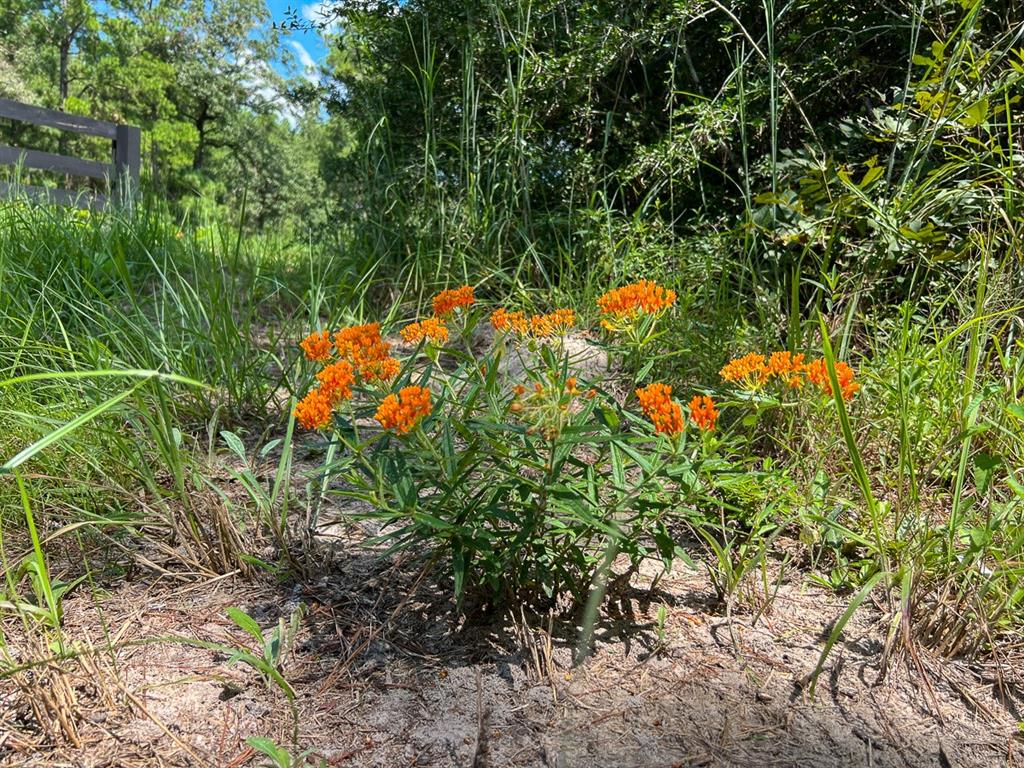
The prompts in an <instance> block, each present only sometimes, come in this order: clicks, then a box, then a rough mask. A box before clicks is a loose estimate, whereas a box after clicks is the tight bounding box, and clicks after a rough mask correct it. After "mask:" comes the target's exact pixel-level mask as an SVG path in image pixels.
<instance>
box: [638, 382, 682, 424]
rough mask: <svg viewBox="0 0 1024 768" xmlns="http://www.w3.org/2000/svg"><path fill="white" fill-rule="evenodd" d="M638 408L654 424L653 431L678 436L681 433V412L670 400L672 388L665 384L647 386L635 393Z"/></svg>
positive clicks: (675, 403)
mask: <svg viewBox="0 0 1024 768" xmlns="http://www.w3.org/2000/svg"><path fill="white" fill-rule="evenodd" d="M636 396H637V397H638V398H639V399H640V407H641V408H642V409H643V412H644V414H645V415H646V416H647V418H649V419H650V420H651V423H653V424H654V431H655V432H661V433H663V434H666V435H678V434H679V433H680V432H682V431H683V412H682V409H680V407H679V403H677V402H675V401H674V400H673V399H672V387H670V386H668V385H667V384H658V383H655V384H649V385H648V386H646V387H643V388H642V389H638V390H637V391H636Z"/></svg>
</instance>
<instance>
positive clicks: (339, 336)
mask: <svg viewBox="0 0 1024 768" xmlns="http://www.w3.org/2000/svg"><path fill="white" fill-rule="evenodd" d="M334 346H335V348H336V349H337V350H338V354H339V355H340V356H341V358H342V359H343V360H348V361H349V362H350V363H352V366H353V367H354V368H355V369H356V370H357V371H358V372H359V375H360V376H361V377H362V378H363V379H365V380H366V381H375V380H377V379H381V380H387V379H393V378H394V377H395V376H397V375H398V370H399V367H400V366H399V364H398V361H397V360H395V359H394V358H391V357H389V352H390V351H391V345H390V344H388V343H387V342H386V341H384V340H383V339H382V338H381V336H380V323H368V324H367V325H354V326H352V327H350V328H342V329H341V330H340V331H338V332H337V333H336V334H334Z"/></svg>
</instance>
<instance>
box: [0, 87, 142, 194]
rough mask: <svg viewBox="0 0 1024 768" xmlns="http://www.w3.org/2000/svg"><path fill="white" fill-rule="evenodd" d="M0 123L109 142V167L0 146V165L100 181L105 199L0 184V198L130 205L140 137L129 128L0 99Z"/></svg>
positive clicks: (34, 187)
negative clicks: (27, 126) (105, 186)
mask: <svg viewBox="0 0 1024 768" xmlns="http://www.w3.org/2000/svg"><path fill="white" fill-rule="evenodd" d="M0 118H6V119H8V120H15V121H18V122H22V123H31V124H32V125H41V126H45V127H47V128H56V129H57V130H60V131H71V132H73V133H83V134H86V135H88V136H99V137H100V138H104V139H109V140H110V143H111V162H109V163H102V162H98V161H96V160H84V159H82V158H79V157H67V156H65V155H56V154H53V153H51V152H40V151H38V150H34V149H22V148H20V147H10V146H7V145H5V144H0V165H19V166H21V167H22V168H33V169H36V170H43V171H54V172H56V173H64V174H67V175H70V176H87V177H89V178H93V179H101V180H103V181H104V182H105V183H106V185H107V188H108V189H109V191H110V193H111V194H110V196H108V195H104V194H99V193H86V192H75V191H73V190H70V189H49V188H46V187H36V186H29V185H26V184H8V183H5V182H0V197H13V196H18V195H22V196H28V197H32V198H34V199H38V200H45V201H49V202H55V203H60V204H62V205H74V206H78V207H79V208H104V207H106V205H107V204H108V202H110V201H111V199H112V200H113V201H115V202H119V203H123V202H125V201H128V200H130V199H131V198H132V196H133V195H134V193H135V191H136V190H137V189H138V185H139V168H140V167H141V159H140V138H141V132H140V131H139V129H138V128H136V127H135V126H132V125H118V124H116V123H108V122H106V121H104V120H94V119H92V118H91V117H82V116H80V115H69V114H67V113H66V112H58V111H56V110H53V109H43V108H42V107H33V106H30V105H28V104H22V103H20V102H17V101H11V100H9V99H0Z"/></svg>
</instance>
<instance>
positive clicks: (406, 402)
mask: <svg viewBox="0 0 1024 768" xmlns="http://www.w3.org/2000/svg"><path fill="white" fill-rule="evenodd" d="M430 409H431V405H430V390H429V389H427V388H426V387H415V386H413V387H402V389H401V390H399V392H398V394H397V395H395V394H391V395H388V396H387V397H385V398H384V400H383V402H381V404H380V406H379V407H378V408H377V413H376V414H375V416H374V418H376V419H377V421H379V422H380V425H381V426H382V427H384V429H393V430H394V431H395V433H396V434H399V435H404V434H405V433H407V432H409V431H410V430H411V429H412V428H413V427H415V426H416V425H417V424H419V422H420V420H422V419H423V417H424V416H426V415H427V414H429V413H430Z"/></svg>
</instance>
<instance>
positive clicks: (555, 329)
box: [530, 309, 576, 339]
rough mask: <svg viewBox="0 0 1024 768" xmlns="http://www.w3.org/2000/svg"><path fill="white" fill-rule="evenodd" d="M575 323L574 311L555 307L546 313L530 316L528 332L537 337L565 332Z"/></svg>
mask: <svg viewBox="0 0 1024 768" xmlns="http://www.w3.org/2000/svg"><path fill="white" fill-rule="evenodd" d="M575 323H576V313H575V312H573V311H572V310H571V309H556V310H555V311H554V312H551V313H549V314H546V315H534V316H533V317H531V318H530V332H531V333H532V334H533V335H534V336H536V337H537V338H538V339H543V338H546V337H548V336H552V335H554V334H556V333H565V332H566V331H568V330H569V329H570V328H571V327H572V326H573V325H574V324H575Z"/></svg>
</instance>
